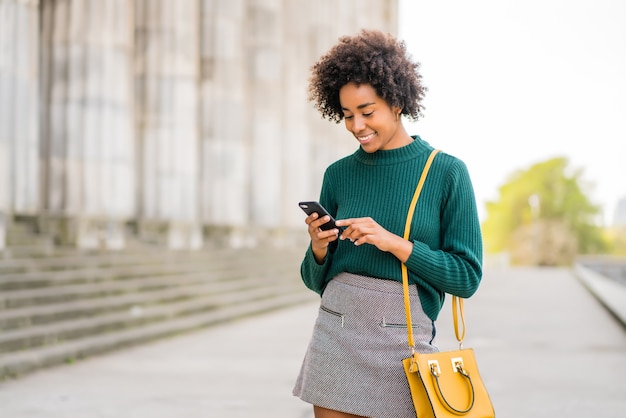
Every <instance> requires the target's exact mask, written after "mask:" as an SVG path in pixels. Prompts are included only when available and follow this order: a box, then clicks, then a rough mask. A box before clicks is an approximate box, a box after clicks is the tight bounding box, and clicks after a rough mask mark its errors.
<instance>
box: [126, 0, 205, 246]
mask: <svg viewBox="0 0 626 418" xmlns="http://www.w3.org/2000/svg"><path fill="white" fill-rule="evenodd" d="M199 21H200V17H199V0H178V1H175V2H174V1H170V0H135V35H136V43H135V46H136V56H135V74H136V85H137V95H136V103H137V112H138V113H137V116H138V121H137V122H138V123H137V132H138V138H139V147H140V150H141V154H140V158H141V161H140V163H139V166H140V167H141V187H140V194H141V196H140V202H141V203H140V208H141V212H140V216H141V218H142V222H144V223H145V222H157V223H163V222H165V223H168V224H169V227H168V230H169V232H168V243H169V245H170V246H172V247H176V248H178V247H180V246H181V245H182V246H185V245H187V244H189V245H192V244H191V242H192V241H193V239H192V236H193V237H195V236H197V234H195V233H194V234H192V235H189V234H187V233H186V232H185V231H186V230H187V227H183V226H182V225H193V227H192V230H195V229H197V228H199V222H198V221H199V215H198V187H199V184H198V177H199V176H198V159H199V154H198V149H199V146H198V145H199V135H198V91H197V90H198V89H197V88H198V80H199V60H198V57H199V46H198V40H199ZM181 243H183V244H181ZM194 245H196V244H194Z"/></svg>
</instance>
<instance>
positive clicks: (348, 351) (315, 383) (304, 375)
mask: <svg viewBox="0 0 626 418" xmlns="http://www.w3.org/2000/svg"><path fill="white" fill-rule="evenodd" d="M409 289H410V290H409V294H410V296H411V319H412V323H413V337H414V339H415V349H416V351H419V352H424V353H430V352H435V351H439V350H438V348H437V347H436V346H435V345H434V337H435V324H434V323H433V321H432V320H431V319H430V318H428V316H427V315H426V314H425V313H424V311H423V309H422V305H421V303H420V300H419V297H418V294H417V288H416V286H414V285H413V286H410V287H409ZM409 355H410V349H409V347H408V345H407V329H406V315H405V313H404V300H403V294H402V283H399V282H396V281H391V280H382V279H375V278H371V277H364V276H357V275H354V274H349V273H342V274H339V275H338V276H337V277H335V278H333V280H331V282H330V283H329V284H328V286H327V287H326V289H325V290H324V293H323V295H322V300H321V304H320V308H319V313H318V317H317V321H316V323H315V326H314V328H313V336H312V337H311V341H310V343H309V347H308V350H307V352H306V355H305V357H304V361H303V363H302V368H301V370H300V374H299V376H298V379H297V380H296V384H295V387H294V389H293V394H294V395H295V396H297V397H299V398H300V399H302V400H303V401H305V402H308V403H311V404H313V405H317V406H321V407H323V408H328V409H333V410H336V411H342V412H347V413H350V414H355V415H361V416H366V417H372V418H387V417H389V418H405V417H406V418H409V417H413V418H414V417H415V409H414V407H413V402H412V400H411V392H410V390H409V385H408V382H407V380H406V376H405V374H404V369H403V367H402V359H404V358H406V357H409Z"/></svg>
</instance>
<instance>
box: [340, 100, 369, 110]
mask: <svg viewBox="0 0 626 418" xmlns="http://www.w3.org/2000/svg"><path fill="white" fill-rule="evenodd" d="M375 104H376V103H374V102H370V103H363V104H360V105H358V106H357V107H356V108H357V109H363V108H366V107H368V106H372V105H375ZM341 110H347V111H348V112H349V111H350V109H347V108H345V107H342V108H341Z"/></svg>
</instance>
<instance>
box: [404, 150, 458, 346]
mask: <svg viewBox="0 0 626 418" xmlns="http://www.w3.org/2000/svg"><path fill="white" fill-rule="evenodd" d="M438 152H439V150H437V149H435V150H433V151H432V152H431V153H430V156H429V157H428V160H427V161H426V165H425V166H424V170H423V171H422V175H421V176H420V179H419V182H418V183H417V187H416V188H415V192H414V193H413V199H411V204H410V206H409V211H408V213H407V216H406V223H405V224H404V239H406V240H408V239H409V233H410V232H411V221H412V220H413V213H414V212H415V206H416V204H417V199H418V198H419V196H420V193H421V192H422V188H423V187H424V182H425V181H426V176H427V175H428V171H429V170H430V166H431V165H432V163H433V160H434V159H435V155H437V153H438ZM401 266H402V289H403V293H404V311H405V313H406V328H407V340H408V343H409V347H411V352H412V353H414V352H415V340H414V339H413V322H412V321H411V301H410V298H409V272H408V269H407V267H406V264H404V263H402V264H401ZM459 314H460V315H459ZM452 319H453V321H454V335H455V336H456V339H457V341H458V342H459V347H461V348H462V347H463V339H464V338H465V317H464V315H463V299H461V298H459V297H458V296H454V295H453V296H452ZM459 319H460V320H461V325H462V330H459Z"/></svg>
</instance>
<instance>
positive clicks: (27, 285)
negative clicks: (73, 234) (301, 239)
mask: <svg viewBox="0 0 626 418" xmlns="http://www.w3.org/2000/svg"><path fill="white" fill-rule="evenodd" d="M242 254H244V253H242ZM266 256H267V255H266V254H262V253H251V254H248V253H246V262H245V264H242V265H253V264H254V263H256V262H262V260H263V258H265V257H266ZM133 260H134V261H135V263H132V264H129V262H130V261H132V260H119V263H118V264H115V265H112V264H108V263H109V262H107V264H106V265H95V266H94V265H93V261H91V262H87V263H85V264H87V265H84V266H80V265H78V264H76V265H74V268H73V269H71V270H58V269H50V270H41V271H23V272H19V273H9V274H3V275H2V276H0V290H11V291H17V290H22V289H31V288H37V287H46V286H64V285H70V284H79V283H96V282H101V281H107V280H130V279H133V278H140V277H145V276H163V275H166V274H175V273H186V272H191V271H212V270H223V269H232V266H233V264H235V263H238V259H237V257H236V256H233V255H232V254H216V255H211V256H210V257H209V256H204V257H202V258H199V259H182V258H181V259H178V260H167V262H164V261H163V260H161V262H160V263H157V262H156V261H154V260H153V261H150V262H148V263H147V264H146V261H145V260H143V259H133ZM83 262H84V260H83ZM77 263H80V261H77Z"/></svg>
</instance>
